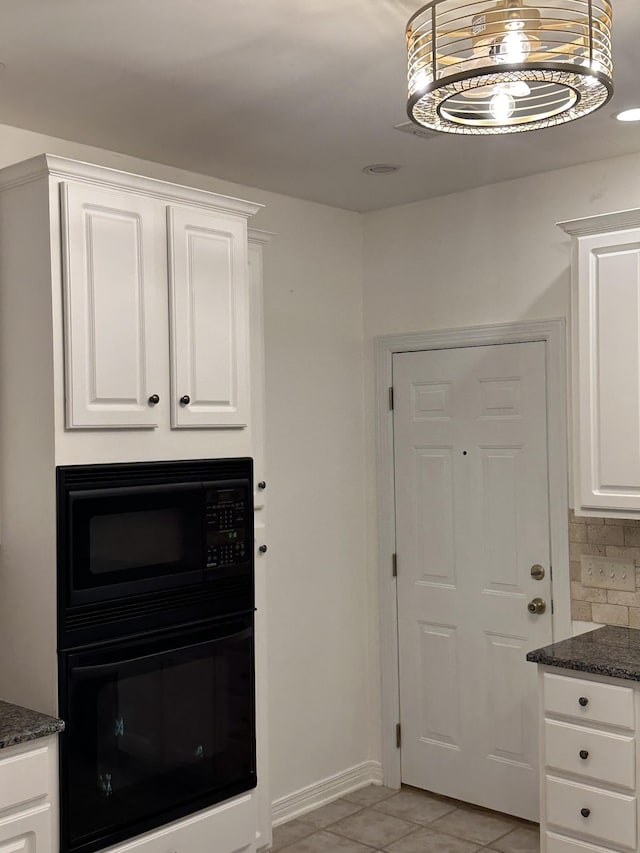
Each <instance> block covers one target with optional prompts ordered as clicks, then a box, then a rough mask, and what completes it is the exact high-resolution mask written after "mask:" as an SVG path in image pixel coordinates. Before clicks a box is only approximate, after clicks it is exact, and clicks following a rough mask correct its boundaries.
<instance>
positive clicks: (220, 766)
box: [57, 459, 256, 853]
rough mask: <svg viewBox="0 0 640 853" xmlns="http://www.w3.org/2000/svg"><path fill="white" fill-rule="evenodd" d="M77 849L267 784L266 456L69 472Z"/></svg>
mask: <svg viewBox="0 0 640 853" xmlns="http://www.w3.org/2000/svg"><path fill="white" fill-rule="evenodd" d="M57 473H58V601H59V608H58V609H59V618H58V639H59V646H58V649H59V651H58V655H59V698H60V703H59V704H60V715H61V716H62V718H63V719H65V721H66V723H67V727H66V730H65V733H64V735H63V736H62V740H61V851H62V853H67V852H68V853H72V851H73V853H75V851H78V853H80V851H82V853H89V851H93V850H98V849H101V848H103V847H107V846H109V845H111V844H114V843H117V842H119V841H122V840H124V839H126V838H130V837H132V836H134V835H137V834H139V833H140V832H144V831H146V830H148V829H151V828H153V827H156V826H159V825H161V824H163V823H167V822H169V821H171V820H174V819H176V818H178V817H182V816H184V815H186V814H189V813H191V812H193V811H196V810H198V809H200V808H204V807H206V806H209V805H212V804H214V803H217V802H220V801H221V800H223V799H226V798H228V797H231V796H234V795H236V794H238V793H241V792H242V791H247V790H249V789H250V788H253V787H254V786H255V784H256V769H255V698H254V693H255V690H254V637H253V608H254V593H253V587H254V585H253V550H254V549H253V500H252V495H253V483H252V463H251V460H250V459H231V460H196V461H187V462H159V463H135V464H117V465H93V466H68V467H62V468H59V469H58V472H57Z"/></svg>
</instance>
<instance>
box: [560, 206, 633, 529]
mask: <svg viewBox="0 0 640 853" xmlns="http://www.w3.org/2000/svg"><path fill="white" fill-rule="evenodd" d="M561 227H562V228H563V229H564V230H565V231H566V232H567V233H568V234H571V235H572V237H573V261H572V278H573V285H572V298H571V333H572V353H571V355H572V382H571V386H572V400H573V415H572V417H573V427H572V440H573V486H574V488H573V502H574V509H575V512H576V513H577V514H578V515H608V516H619V517H622V518H625V517H628V518H632V517H638V516H640V210H628V211H623V212H621V213H612V214H609V215H604V216H593V217H590V218H588V219H580V220H575V221H571V222H563V223H561Z"/></svg>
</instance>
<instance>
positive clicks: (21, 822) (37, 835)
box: [0, 737, 58, 853]
mask: <svg viewBox="0 0 640 853" xmlns="http://www.w3.org/2000/svg"><path fill="white" fill-rule="evenodd" d="M57 756H58V749H57V739H56V737H46V738H42V739H40V740H36V741H31V742H29V743H27V744H21V745H19V746H14V747H7V748H5V749H2V750H0V853H55V851H56V850H57V849H58V845H57V839H56V834H57V828H58V821H57V804H58V797H57V773H58V763H57Z"/></svg>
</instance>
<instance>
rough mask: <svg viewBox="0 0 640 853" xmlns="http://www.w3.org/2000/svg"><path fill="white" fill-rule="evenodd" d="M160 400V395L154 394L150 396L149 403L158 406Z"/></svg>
mask: <svg viewBox="0 0 640 853" xmlns="http://www.w3.org/2000/svg"><path fill="white" fill-rule="evenodd" d="M159 402H160V397H159V396H158V394H152V395H151V396H150V397H149V405H150V406H157V405H158V403H159Z"/></svg>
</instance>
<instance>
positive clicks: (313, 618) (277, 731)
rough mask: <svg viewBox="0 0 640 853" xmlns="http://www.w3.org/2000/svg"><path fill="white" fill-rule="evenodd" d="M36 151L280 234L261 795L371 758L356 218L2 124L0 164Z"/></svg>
mask: <svg viewBox="0 0 640 853" xmlns="http://www.w3.org/2000/svg"><path fill="white" fill-rule="evenodd" d="M43 152H48V153H51V154H59V155H62V156H68V157H73V158H76V159H80V160H86V161H88V162H93V163H99V164H101V165H106V166H112V167H115V168H119V169H124V170H127V171H134V172H139V173H141V174H145V175H150V176H152V177H158V178H162V179H165V180H171V181H175V182H178V183H184V184H188V185H194V186H200V187H204V188H207V189H212V190H214V191H218V192H223V193H226V194H228V195H235V196H240V197H242V198H247V199H250V200H251V201H257V202H262V203H263V204H266V205H267V207H266V209H265V210H264V211H263V212H261V213H260V214H259V215H258V216H256V217H255V218H254V219H252V220H251V225H252V226H253V227H256V228H262V229H266V230H269V231H275V232H277V234H278V237H277V238H276V239H275V240H274V241H273V243H272V244H271V245H269V246H268V247H267V248H266V249H265V263H264V267H265V288H264V291H265V326H266V328H265V335H266V391H267V448H266V450H267V465H268V481H269V483H268V488H269V537H268V545H269V561H268V571H269V581H268V608H269V610H268V622H269V700H270V733H271V735H270V752H271V794H272V798H273V799H275V800H277V799H279V798H281V797H284V796H286V795H288V794H291V793H292V792H294V791H297V790H299V789H300V788H303V787H305V786H307V785H311V784H313V783H315V782H317V781H319V780H321V779H323V778H326V777H329V776H332V775H334V774H337V773H340V772H342V771H344V770H345V769H347V768H350V767H352V766H354V765H357V764H359V763H360V762H363V761H365V760H366V759H368V758H369V757H370V754H371V747H370V732H369V730H368V727H367V725H366V720H367V718H368V708H369V705H370V697H371V686H370V685H371V683H372V673H371V671H370V669H368V660H369V656H368V652H367V649H368V644H369V638H368V636H367V631H368V621H367V613H368V607H369V605H368V601H367V595H366V580H367V578H366V572H365V562H364V506H363V501H362V494H363V492H364V449H363V445H362V432H363V366H362V223H361V218H360V217H359V216H358V215H357V214H354V213H348V212H344V211H340V210H335V209H332V208H329V207H326V206H322V205H317V204H311V203H309V202H304V201H298V200H296V199H291V198H287V197H285V196H280V195H277V194H274V193H267V192H262V191H259V190H256V189H253V188H250V187H245V186H240V185H237V184H231V183H228V182H224V181H220V180H216V179H214V178H208V177H204V176H200V175H195V174H191V173H189V172H184V171H181V170H177V169H173V168H168V167H163V166H159V165H157V164H153V163H148V162H145V161H142V160H137V159H134V158H130V157H124V156H122V155H119V154H114V153H112V152H107V151H103V150H100V149H96V148H90V147H88V146H83V145H79V144H75V143H72V142H66V141H63V140H59V139H53V138H50V137H46V136H42V135H39V134H35V133H31V132H27V131H23V130H19V129H17V128H12V127H7V126H0V167H2V166H5V165H8V164H10V163H13V162H16V161H19V160H24V159H26V158H28V157H31V156H34V155H36V154H40V153H43ZM214 442H215V438H214V439H213V440H212V455H215V443H214ZM25 630H30V628H29V627H28V626H25ZM1 697H2V684H0V698H1Z"/></svg>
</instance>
